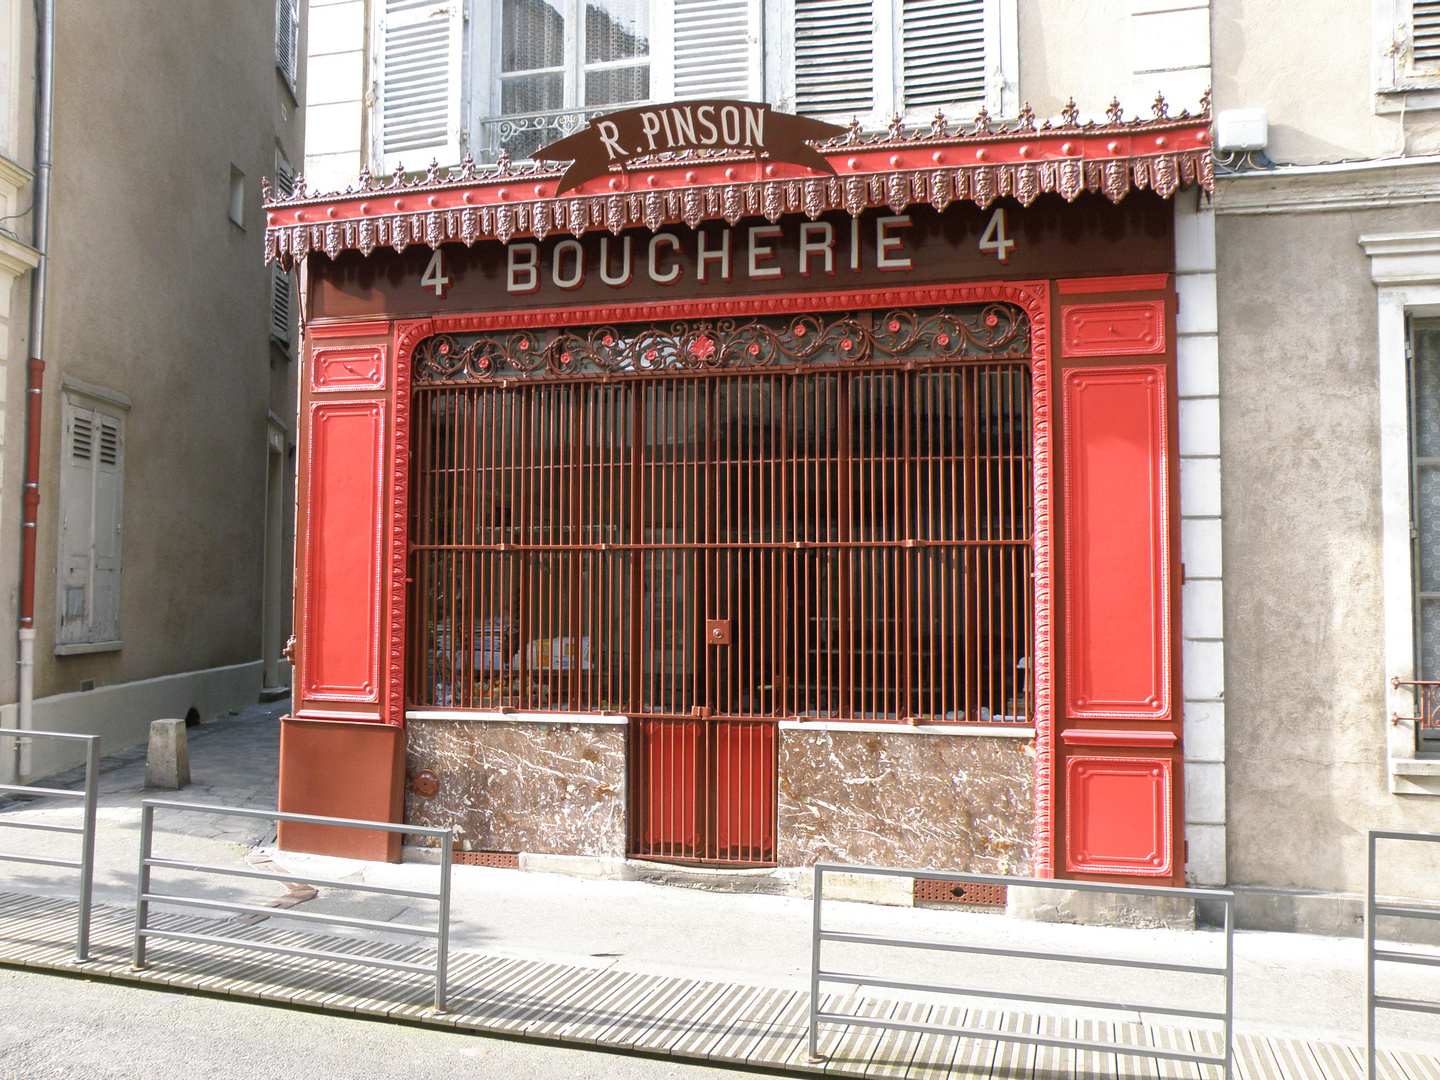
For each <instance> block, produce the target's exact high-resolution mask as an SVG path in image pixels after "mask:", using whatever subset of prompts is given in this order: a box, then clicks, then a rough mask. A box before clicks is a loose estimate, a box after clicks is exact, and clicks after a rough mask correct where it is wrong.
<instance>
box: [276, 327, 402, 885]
mask: <svg viewBox="0 0 1440 1080" xmlns="http://www.w3.org/2000/svg"><path fill="white" fill-rule="evenodd" d="M307 330H308V333H307V341H308V345H307V348H306V350H305V353H304V357H303V369H302V372H301V395H300V397H301V403H300V431H299V445H300V447H301V454H302V458H301V465H300V472H299V477H298V482H297V485H296V499H297V506H296V545H295V547H296V553H295V559H296V586H297V587H296V594H295V605H296V611H295V626H296V635H295V636H296V642H295V649H294V661H295V687H294V695H295V697H294V713H293V715H292V716H289V717H286V718H285V719H284V721H283V722H282V727H281V735H280V805H279V809H280V810H281V811H284V812H289V813H302V814H320V815H325V816H330V817H348V818H360V819H364V820H369V821H389V822H396V821H400V820H401V814H402V812H403V806H404V801H403V793H404V767H405V741H404V728H403V715H402V714H400V713H399V710H398V706H397V705H396V704H395V703H396V702H398V700H399V694H398V689H399V688H398V686H395V685H394V683H395V680H396V676H395V674H394V670H393V665H392V664H391V663H390V662H389V661H390V654H391V652H392V650H391V647H390V646H391V637H392V634H391V623H392V608H393V607H394V603H395V599H396V598H395V596H394V593H395V590H396V587H397V584H396V580H395V574H394V572H393V563H394V545H395V542H396V537H395V535H394V532H395V520H394V518H395V513H394V497H395V492H396V488H397V481H396V473H397V468H400V469H402V470H403V465H401V464H400V463H399V462H398V461H397V455H396V453H395V450H394V448H395V446H396V445H397V430H396V417H397V411H399V410H397V403H398V395H399V393H400V392H401V391H400V388H399V386H398V385H397V384H398V382H399V380H397V378H396V372H395V370H394V356H395V349H394V342H393V340H392V333H391V325H390V324H389V323H388V322H369V323H348V324H336V325H331V326H324V325H320V326H315V325H312V326H310V327H308V328H307ZM404 392H405V393H406V394H407V395H408V388H406V389H405V391H404ZM405 404H408V400H407V401H406V402H405ZM401 486H402V487H403V485H401ZM402 500H403V496H402ZM402 528H403V525H402ZM399 543H400V544H401V546H402V548H403V544H404V537H403V534H402V535H401V536H400V537H399ZM398 587H399V589H400V590H401V592H402V594H403V588H404V579H403V564H402V570H401V574H400V580H399V584H398ZM399 604H400V605H401V609H402V611H403V595H402V596H401V597H400V598H399ZM392 690H393V691H394V692H393V693H392ZM279 844H280V846H281V847H282V848H285V849H287V850H292V851H309V852H314V853H317V854H326V855H344V856H348V857H353V858H365V859H385V860H390V861H397V860H398V859H399V856H400V836H399V834H391V833H380V832H365V831H357V830H353V829H336V828H324V827H316V826H309V825H296V824H286V823H283V822H282V823H281V826H280V831H279Z"/></svg>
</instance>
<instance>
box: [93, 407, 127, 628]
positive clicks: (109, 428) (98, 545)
mask: <svg viewBox="0 0 1440 1080" xmlns="http://www.w3.org/2000/svg"><path fill="white" fill-rule="evenodd" d="M95 420H96V439H95V510H94V519H93V520H94V540H93V544H94V548H93V551H94V554H93V562H92V565H91V586H90V594H91V610H90V640H91V641H115V640H118V639H119V637H120V501H121V493H122V491H123V487H124V485H123V483H122V478H123V475H124V429H123V426H122V422H121V421H120V419H119V418H118V417H114V416H107V415H105V414H104V413H96V415H95Z"/></svg>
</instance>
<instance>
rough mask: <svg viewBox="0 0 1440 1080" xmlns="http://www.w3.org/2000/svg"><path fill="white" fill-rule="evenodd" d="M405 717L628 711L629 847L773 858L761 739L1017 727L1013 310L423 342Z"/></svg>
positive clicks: (1020, 415)
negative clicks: (831, 724)
mask: <svg viewBox="0 0 1440 1080" xmlns="http://www.w3.org/2000/svg"><path fill="white" fill-rule="evenodd" d="M414 380H415V386H416V389H415V401H414V422H413V423H414V426H413V437H412V447H413V451H412V453H413V457H412V477H411V492H412V495H411V500H412V501H411V512H412V514H411V535H410V579H411V590H412V591H411V597H410V608H409V612H410V614H409V625H410V634H409V646H408V648H409V658H408V675H407V696H408V704H409V707H410V708H412V709H427V710H428V709H470V710H503V711H517V712H543V713H586V714H594V713H615V714H622V715H625V716H628V717H629V718H630V720H631V724H630V732H631V735H630V738H631V751H630V753H631V776H632V780H631V784H630V787H631V792H630V797H631V806H630V810H631V834H632V835H631V848H632V854H636V855H641V856H646V857H656V858H666V859H675V860H694V861H702V862H723V863H730V864H734V863H744V864H751V865H763V864H766V863H770V862H773V861H774V839H773V838H774V832H775V828H774V815H775V753H776V732H775V723H776V721H778V720H785V719H791V720H798V721H802V722H803V721H817V722H820V721H852V722H853V721H859V722H879V723H910V724H975V723H995V724H1028V723H1030V722H1031V718H1032V699H1031V694H1032V690H1031V685H1030V680H1029V678H1028V675H1029V663H1030V661H1029V658H1030V656H1031V655H1032V650H1031V640H1032V606H1033V605H1032V587H1031V567H1032V550H1031V529H1032V520H1033V514H1032V505H1031V488H1032V484H1031V446H1030V393H1031V385H1030V368H1029V338H1028V326H1027V325H1026V323H1025V321H1024V319H1023V316H1021V315H1020V314H1019V313H1018V312H1017V311H1015V310H1014V309H1011V308H1009V307H1006V306H1003V305H988V306H976V307H975V308H973V309H971V308H963V309H943V310H931V311H923V312H868V313H859V314H846V315H836V316H832V317H826V318H821V317H818V316H804V317H800V318H797V319H793V320H784V319H780V320H764V319H759V320H754V321H750V322H746V321H743V320H728V321H724V322H715V323H704V322H698V321H696V322H680V323H667V324H664V325H663V326H662V325H656V326H649V325H645V326H639V325H637V326H625V327H599V328H587V329H585V330H556V331H538V330H537V331H516V332H512V333H509V334H505V335H500V336H484V337H481V336H477V337H471V338H461V337H437V338H432V339H430V340H429V341H427V342H425V343H422V346H421V348H420V349H419V350H417V354H416V359H415V368H414Z"/></svg>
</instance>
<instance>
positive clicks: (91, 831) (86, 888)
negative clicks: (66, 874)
mask: <svg viewBox="0 0 1440 1080" xmlns="http://www.w3.org/2000/svg"><path fill="white" fill-rule="evenodd" d="M99 794H100V736H99V735H91V736H89V737H88V738H87V739H86V740H85V809H84V823H83V825H82V828H83V830H84V831H83V832H82V833H81V836H80V925H79V926H78V927H77V928H76V931H75V959H76V960H81V961H84V960H89V959H90V900H91V896H92V895H93V893H94V884H95V804H96V801H97V799H98V796H99Z"/></svg>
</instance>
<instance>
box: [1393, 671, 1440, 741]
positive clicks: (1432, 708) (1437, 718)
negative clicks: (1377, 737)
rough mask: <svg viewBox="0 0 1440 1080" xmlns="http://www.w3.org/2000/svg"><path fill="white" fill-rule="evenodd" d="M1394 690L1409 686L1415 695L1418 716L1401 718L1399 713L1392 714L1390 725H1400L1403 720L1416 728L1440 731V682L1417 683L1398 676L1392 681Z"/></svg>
mask: <svg viewBox="0 0 1440 1080" xmlns="http://www.w3.org/2000/svg"><path fill="white" fill-rule="evenodd" d="M1390 686H1391V687H1392V688H1393V689H1396V690H1398V689H1400V687H1402V686H1408V687H1410V689H1411V692H1412V693H1413V694H1414V702H1415V705H1414V708H1415V712H1416V713H1418V714H1419V715H1417V716H1401V715H1400V714H1399V713H1396V712H1392V713H1391V714H1390V723H1391V724H1398V723H1400V721H1401V720H1408V721H1410V722H1412V723H1413V724H1414V725H1415V726H1416V728H1430V729H1431V730H1435V731H1440V681H1428V682H1426V681H1416V680H1412V679H1402V678H1400V677H1399V676H1398V675H1397V676H1395V677H1394V678H1392V679H1391V680H1390Z"/></svg>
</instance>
